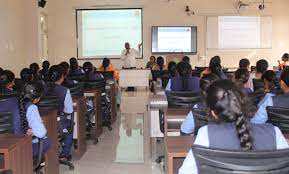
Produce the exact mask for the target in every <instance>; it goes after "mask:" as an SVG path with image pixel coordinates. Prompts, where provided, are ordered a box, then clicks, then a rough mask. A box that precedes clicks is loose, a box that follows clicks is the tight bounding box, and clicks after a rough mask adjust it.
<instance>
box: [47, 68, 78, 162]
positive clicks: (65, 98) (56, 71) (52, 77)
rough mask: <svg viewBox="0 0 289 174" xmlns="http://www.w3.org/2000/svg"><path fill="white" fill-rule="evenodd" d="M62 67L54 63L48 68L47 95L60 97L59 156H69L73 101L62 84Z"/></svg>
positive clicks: (71, 139)
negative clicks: (60, 147) (60, 146)
mask: <svg viewBox="0 0 289 174" xmlns="http://www.w3.org/2000/svg"><path fill="white" fill-rule="evenodd" d="M64 73H65V72H64V69H63V68H62V66H60V65H54V66H52V67H51V68H50V69H49V73H48V77H49V81H50V82H49V87H48V95H56V96H58V97H59V99H60V103H59V108H58V117H59V119H60V120H59V124H58V131H59V133H60V134H61V135H62V137H63V142H62V152H61V153H60V157H61V158H67V157H69V156H70V149H71V147H72V144H73V102H72V97H71V94H70V91H69V89H68V88H66V87H64V86H62V84H63V81H64Z"/></svg>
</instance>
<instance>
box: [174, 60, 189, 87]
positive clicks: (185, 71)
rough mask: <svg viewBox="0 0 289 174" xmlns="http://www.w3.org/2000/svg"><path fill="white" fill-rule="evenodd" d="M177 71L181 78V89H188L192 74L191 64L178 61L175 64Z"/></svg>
mask: <svg viewBox="0 0 289 174" xmlns="http://www.w3.org/2000/svg"><path fill="white" fill-rule="evenodd" d="M177 71H178V74H179V75H180V77H181V78H182V90H181V91H188V90H189V89H188V88H189V78H190V77H191V76H192V66H191V65H190V64H189V63H187V62H180V63H178V65H177Z"/></svg>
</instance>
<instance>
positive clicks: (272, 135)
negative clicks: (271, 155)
mask: <svg viewBox="0 0 289 174" xmlns="http://www.w3.org/2000/svg"><path fill="white" fill-rule="evenodd" d="M250 129H251V137H252V140H253V142H252V143H253V150H276V149H277V145H276V132H275V129H274V126H273V125H272V124H252V123H250ZM208 136H209V147H210V148H216V149H226V150H241V146H240V140H239V138H238V135H237V131H236V126H235V125H234V124H233V123H224V124H208Z"/></svg>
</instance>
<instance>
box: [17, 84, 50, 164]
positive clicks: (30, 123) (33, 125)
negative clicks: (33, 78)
mask: <svg viewBox="0 0 289 174" xmlns="http://www.w3.org/2000/svg"><path fill="white" fill-rule="evenodd" d="M42 94H43V87H42V85H41V84H40V83H38V82H29V83H27V84H26V85H25V86H24V88H23V91H22V92H21V95H20V97H19V108H20V114H21V122H22V129H23V132H24V133H26V134H29V135H32V136H34V138H33V140H32V148H33V157H34V158H37V157H38V151H39V150H38V149H39V141H38V138H43V150H42V155H43V157H44V155H45V153H46V152H47V151H48V150H49V148H50V141H49V139H48V138H47V137H46V132H47V131H46V128H45V126H44V124H43V121H42V119H41V117H40V114H39V111H38V108H37V106H36V104H37V103H38V102H39V101H40V98H41V96H42Z"/></svg>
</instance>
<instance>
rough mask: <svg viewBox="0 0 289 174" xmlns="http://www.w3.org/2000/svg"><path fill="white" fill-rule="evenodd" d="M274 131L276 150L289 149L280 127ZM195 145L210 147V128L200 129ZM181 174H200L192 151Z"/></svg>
mask: <svg viewBox="0 0 289 174" xmlns="http://www.w3.org/2000/svg"><path fill="white" fill-rule="evenodd" d="M274 130H275V137H276V138H275V139H276V149H286V148H288V147H289V146H288V144H287V141H286V139H285V138H284V136H283V134H282V133H281V131H280V129H279V128H278V127H274ZM194 144H195V145H199V146H203V147H210V142H209V134H208V126H203V127H202V128H200V129H199V131H198V135H197V137H196V139H195V142H194ZM179 174H198V169H197V165H196V161H195V158H194V155H193V151H192V150H190V151H189V153H188V154H187V157H186V159H185V160H184V162H183V165H182V167H181V168H180V169H179Z"/></svg>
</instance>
